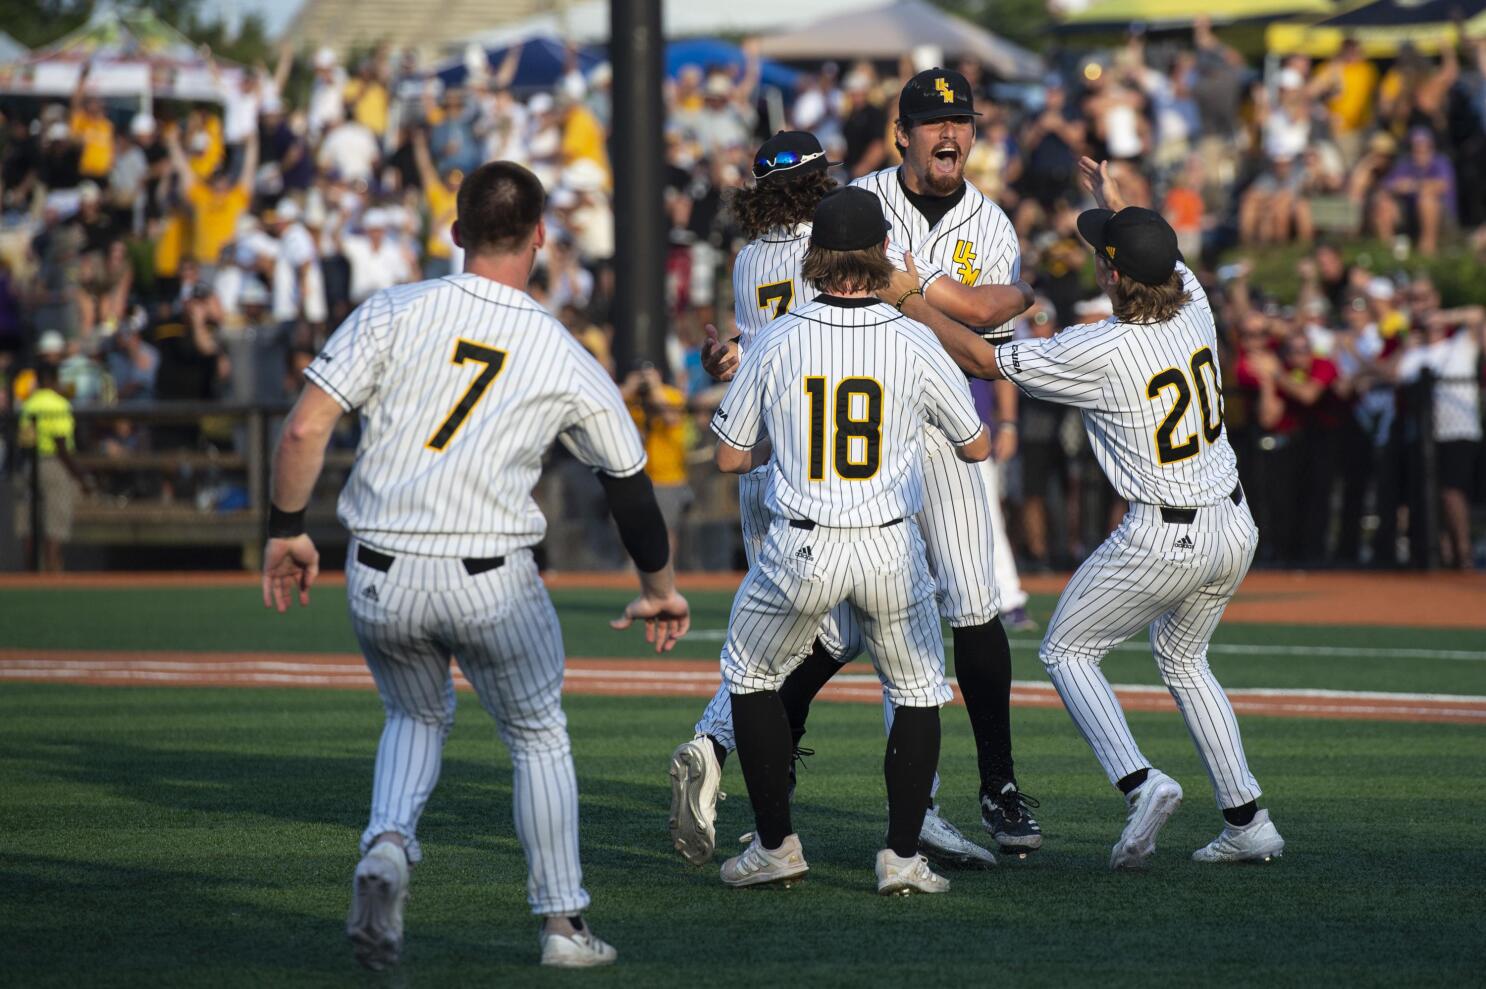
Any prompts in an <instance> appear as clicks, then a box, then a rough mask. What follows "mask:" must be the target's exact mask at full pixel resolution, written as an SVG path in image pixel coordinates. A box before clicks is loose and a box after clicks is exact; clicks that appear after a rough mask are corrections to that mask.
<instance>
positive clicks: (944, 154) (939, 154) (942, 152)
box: [934, 144, 960, 171]
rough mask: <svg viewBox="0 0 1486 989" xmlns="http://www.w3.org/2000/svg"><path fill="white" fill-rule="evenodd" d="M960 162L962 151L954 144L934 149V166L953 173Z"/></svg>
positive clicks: (942, 145)
mask: <svg viewBox="0 0 1486 989" xmlns="http://www.w3.org/2000/svg"><path fill="white" fill-rule="evenodd" d="M959 162H960V149H959V147H958V146H956V145H953V144H941V145H940V146H939V147H937V148H935V149H934V164H935V166H936V168H938V169H942V170H944V171H953V170H954V168H955V166H956V165H958V164H959Z"/></svg>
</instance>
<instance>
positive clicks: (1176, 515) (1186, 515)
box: [1161, 484, 1243, 525]
mask: <svg viewBox="0 0 1486 989" xmlns="http://www.w3.org/2000/svg"><path fill="white" fill-rule="evenodd" d="M1228 500H1229V501H1232V502H1233V503H1234V504H1235V505H1242V504H1243V485H1242V484H1235V485H1234V486H1233V491H1232V492H1231V493H1230V494H1229V495H1228ZM1161 521H1162V522H1169V523H1171V524H1172V525H1191V524H1192V523H1193V522H1196V521H1197V509H1195V508H1168V507H1166V506H1165V505H1162V506H1161Z"/></svg>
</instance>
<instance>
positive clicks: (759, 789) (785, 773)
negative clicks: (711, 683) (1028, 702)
mask: <svg viewBox="0 0 1486 989" xmlns="http://www.w3.org/2000/svg"><path fill="white" fill-rule="evenodd" d="M936 725H937V722H936ZM733 732H734V734H735V735H736V736H737V741H738V765H739V766H741V767H742V768H743V781H744V782H745V783H747V784H748V799H749V802H751V803H752V804H753V819H754V824H755V826H756V828H757V830H758V837H759V841H760V843H761V844H763V846H764V847H765V848H767V849H770V850H773V849H776V848H778V847H779V846H780V845H781V844H782V843H783V842H784V839H785V838H787V837H789V836H790V835H791V834H793V833H794V830H795V829H794V825H793V824H792V823H791V822H790V819H789V765H790V760H791V759H792V758H793V757H794V753H795V746H794V742H793V741H791V739H790V735H789V719H788V718H786V717H785V714H784V705H783V704H782V703H781V702H780V700H779V694H778V692H776V691H773V690H765V691H762V692H760V693H756V694H734V695H733ZM935 751H936V752H937V751H938V735H937V733H936V735H935ZM929 771H930V773H931V774H932V772H933V766H930V769H929ZM927 785H928V784H927V783H926V784H925V786H927ZM890 792H891V791H890ZM914 837H915V839H916V838H917V837H918V831H917V829H915V830H914Z"/></svg>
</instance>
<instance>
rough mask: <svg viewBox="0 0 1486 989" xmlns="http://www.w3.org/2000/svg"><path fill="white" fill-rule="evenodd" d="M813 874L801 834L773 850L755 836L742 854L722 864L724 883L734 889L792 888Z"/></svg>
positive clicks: (786, 840) (792, 836) (789, 837)
mask: <svg viewBox="0 0 1486 989" xmlns="http://www.w3.org/2000/svg"><path fill="white" fill-rule="evenodd" d="M809 871H810V866H809V865H807V864H806V863H805V852H804V849H802V848H801V847H800V836H799V835H796V834H792V835H789V836H788V837H786V838H785V839H784V841H783V842H781V843H780V845H779V847H778V848H776V849H774V850H773V851H770V850H769V849H767V848H765V847H764V846H763V845H762V844H760V843H759V840H758V837H757V836H755V837H754V839H753V841H751V842H749V845H748V847H747V848H745V849H743V852H742V854H739V855H735V856H733V857H732V858H730V859H728V860H727V861H726V862H724V863H722V882H723V885H726V886H733V887H743V886H767V885H770V884H777V885H780V886H783V887H784V888H785V889H789V888H790V887H791V886H793V885H794V884H795V883H797V882H799V881H800V880H802V879H804V878H805V874H806V873H808V872H809Z"/></svg>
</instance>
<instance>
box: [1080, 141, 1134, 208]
mask: <svg viewBox="0 0 1486 989" xmlns="http://www.w3.org/2000/svg"><path fill="white" fill-rule="evenodd" d="M1078 170H1079V174H1080V176H1081V178H1082V179H1083V187H1084V189H1085V191H1087V192H1088V193H1089V195H1091V196H1093V197H1094V203H1095V204H1096V205H1097V206H1098V207H1099V208H1100V209H1112V210H1114V211H1115V212H1116V213H1118V212H1119V211H1120V210H1122V209H1124V208H1125V205H1126V204H1125V197H1124V196H1122V195H1120V185H1119V183H1118V182H1116V181H1115V180H1114V179H1113V178H1112V177H1111V176H1110V174H1109V162H1107V161H1095V160H1094V159H1093V158H1090V157H1089V156H1088V155H1085V156H1083V157H1082V158H1080V159H1079V160H1078Z"/></svg>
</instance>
